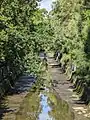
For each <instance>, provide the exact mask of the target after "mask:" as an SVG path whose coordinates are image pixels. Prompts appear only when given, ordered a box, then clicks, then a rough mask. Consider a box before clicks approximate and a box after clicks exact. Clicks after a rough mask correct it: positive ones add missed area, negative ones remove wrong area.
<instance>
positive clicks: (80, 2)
mask: <svg viewBox="0 0 90 120" xmlns="http://www.w3.org/2000/svg"><path fill="white" fill-rule="evenodd" d="M50 14H51V25H52V28H53V31H54V39H53V40H54V43H55V44H54V51H57V50H58V51H60V52H61V53H62V59H61V60H59V62H60V63H61V64H62V67H64V69H65V71H64V72H65V73H66V74H67V75H68V77H69V80H70V81H71V82H72V83H73V84H74V88H75V89H74V90H75V91H76V92H77V94H79V96H80V98H81V100H83V101H85V102H86V104H88V103H89V101H90V94H89V93H90V1H89V0H64V1H63V0H56V2H55V3H54V4H53V10H52V12H51V13H50ZM73 70H75V71H74V72H73Z"/></svg>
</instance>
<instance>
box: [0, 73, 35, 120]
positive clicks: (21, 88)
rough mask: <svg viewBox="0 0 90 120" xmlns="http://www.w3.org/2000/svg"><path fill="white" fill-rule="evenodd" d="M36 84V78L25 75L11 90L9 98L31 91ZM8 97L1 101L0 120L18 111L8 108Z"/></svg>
mask: <svg viewBox="0 0 90 120" xmlns="http://www.w3.org/2000/svg"><path fill="white" fill-rule="evenodd" d="M35 82H36V78H35V77H34V76H32V75H23V76H21V77H20V78H19V80H18V81H17V82H16V84H15V86H14V87H13V88H11V89H10V90H9V92H8V93H7V96H12V95H18V94H21V93H25V92H27V91H29V89H30V88H31V87H32V84H34V83H35ZM7 96H5V97H3V98H2V100H1V101H0V120H2V118H3V116H4V114H5V113H13V112H14V111H16V109H10V108H9V107H8V101H7Z"/></svg>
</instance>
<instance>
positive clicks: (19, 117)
mask: <svg viewBox="0 0 90 120" xmlns="http://www.w3.org/2000/svg"><path fill="white" fill-rule="evenodd" d="M32 91H33V90H32ZM32 91H31V92H30V93H29V94H28V95H27V97H26V98H25V100H24V101H23V103H22V105H21V107H20V109H19V111H18V112H17V114H16V120H74V114H73V112H72V111H71V109H70V108H69V106H68V104H67V103H66V102H65V101H63V100H61V99H60V98H58V96H57V95H56V93H54V92H53V91H51V92H50V91H49V90H48V89H46V90H44V91H42V92H40V91H36V92H32Z"/></svg>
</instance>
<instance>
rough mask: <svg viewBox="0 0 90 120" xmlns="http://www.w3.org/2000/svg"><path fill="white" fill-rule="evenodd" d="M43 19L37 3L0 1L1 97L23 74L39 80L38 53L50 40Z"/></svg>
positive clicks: (45, 13)
mask: <svg viewBox="0 0 90 120" xmlns="http://www.w3.org/2000/svg"><path fill="white" fill-rule="evenodd" d="M46 15H47V12H46V10H45V9H42V10H41V9H39V8H38V0H30V1H28V0H23V1H22V0H12V1H11V0H1V1H0V96H2V95H3V94H4V93H5V92H6V91H7V90H8V89H9V88H11V87H13V84H14V83H15V81H16V80H17V77H18V76H19V75H20V74H22V73H23V72H28V73H32V74H34V75H36V76H40V73H41V68H42V66H41V63H40V62H41V61H40V58H39V52H40V50H41V49H46V48H48V43H50V39H51V36H50V26H49V21H48V19H47V18H46Z"/></svg>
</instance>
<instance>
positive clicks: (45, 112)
mask: <svg viewBox="0 0 90 120" xmlns="http://www.w3.org/2000/svg"><path fill="white" fill-rule="evenodd" d="M40 97H41V102H40V106H41V109H42V110H41V113H40V114H39V118H38V120H53V118H51V117H50V115H49V112H50V111H51V110H52V108H51V107H50V106H49V104H48V97H47V96H46V95H44V94H40Z"/></svg>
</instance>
